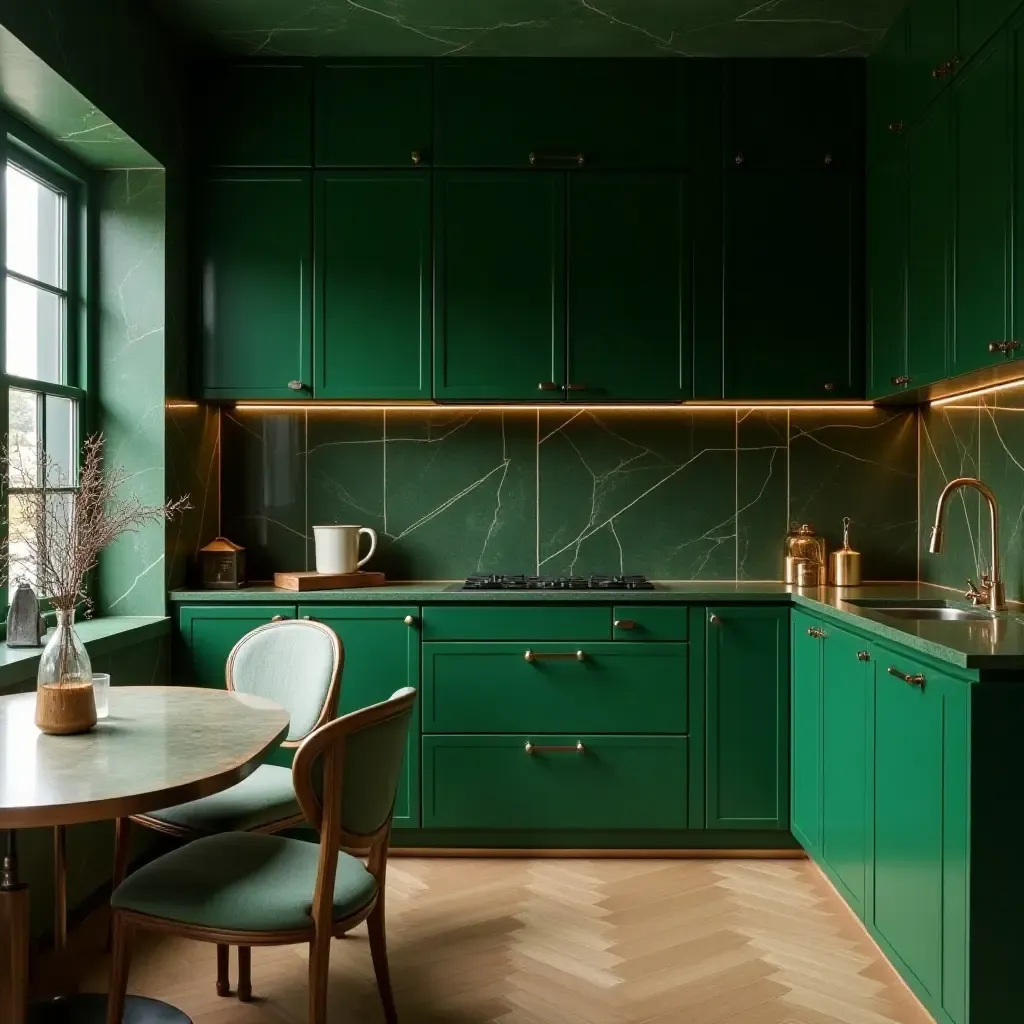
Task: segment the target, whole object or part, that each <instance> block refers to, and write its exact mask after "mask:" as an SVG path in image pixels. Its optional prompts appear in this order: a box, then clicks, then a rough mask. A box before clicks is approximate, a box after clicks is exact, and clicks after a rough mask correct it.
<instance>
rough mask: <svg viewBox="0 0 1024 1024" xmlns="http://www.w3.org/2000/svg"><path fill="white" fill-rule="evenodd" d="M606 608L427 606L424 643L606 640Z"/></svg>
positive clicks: (609, 631) (609, 623)
mask: <svg viewBox="0 0 1024 1024" xmlns="http://www.w3.org/2000/svg"><path fill="white" fill-rule="evenodd" d="M611 637H612V621H611V611H610V609H609V608H607V607H604V608H602V607H597V606H587V605H579V606H577V607H569V606H566V605H560V606H559V605H555V606H554V607H552V606H551V605H548V604H545V603H543V599H542V600H541V601H539V602H538V603H537V604H535V605H524V606H520V607H515V606H511V607H510V606H509V605H485V606H480V605H427V606H425V607H424V609H423V639H424V640H529V641H531V642H533V641H542V640H572V641H574V642H575V641H577V640H580V641H582V640H610V639H611Z"/></svg>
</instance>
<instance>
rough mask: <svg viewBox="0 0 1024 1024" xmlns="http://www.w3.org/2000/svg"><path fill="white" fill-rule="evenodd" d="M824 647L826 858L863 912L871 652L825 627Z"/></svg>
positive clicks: (845, 892) (850, 900)
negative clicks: (826, 634)
mask: <svg viewBox="0 0 1024 1024" xmlns="http://www.w3.org/2000/svg"><path fill="white" fill-rule="evenodd" d="M826 632H827V633H828V636H826V637H825V639H824V640H823V641H822V651H823V653H824V658H823V663H822V664H823V669H822V691H821V692H822V715H821V722H822V727H821V736H822V742H821V750H822V759H821V791H822V850H821V853H822V857H823V859H824V861H825V863H826V865H827V866H828V867H829V868H830V869H831V873H832V877H833V879H834V880H835V881H836V883H837V885H838V886H839V888H840V891H841V892H842V894H843V896H844V897H845V899H846V901H847V903H849V904H850V905H851V906H852V907H853V908H854V909H855V910H856V911H857V913H858V914H859V915H862V914H863V912H864V900H865V896H866V892H867V872H868V838H867V837H868V770H867V766H868V756H869V749H868V735H869V733H868V706H869V705H868V697H869V695H868V686H869V685H870V684H872V683H873V682H874V676H873V664H872V661H871V652H870V651H869V650H868V648H867V645H866V644H865V642H864V641H863V640H861V639H860V638H859V637H856V636H853V635H852V634H850V633H845V632H843V631H842V630H839V629H829V628H828V627H826Z"/></svg>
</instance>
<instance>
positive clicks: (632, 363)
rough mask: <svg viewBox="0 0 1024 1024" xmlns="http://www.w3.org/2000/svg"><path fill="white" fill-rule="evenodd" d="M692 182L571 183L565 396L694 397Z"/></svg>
mask: <svg viewBox="0 0 1024 1024" xmlns="http://www.w3.org/2000/svg"><path fill="white" fill-rule="evenodd" d="M690 202H691V195H690V182H689V179H688V177H687V176H686V175H685V174H682V173H676V174H671V173H665V174H657V173H644V174H640V173H627V172H620V173H598V172H595V173H593V174H589V173H588V174H575V175H573V174H571V175H568V294H567V310H568V371H567V376H566V384H567V386H568V391H567V397H568V398H569V399H570V400H572V401H578V402H675V401H682V400H683V399H685V398H689V397H692V391H693V389H692V384H691V366H692V355H691V347H692V343H691V331H690V326H691V319H692V316H691V302H690V298H691V293H692V284H691V259H692V256H691V248H692V245H691V239H690V230H689V213H688V211H689V204H690Z"/></svg>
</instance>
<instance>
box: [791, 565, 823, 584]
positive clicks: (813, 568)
mask: <svg viewBox="0 0 1024 1024" xmlns="http://www.w3.org/2000/svg"><path fill="white" fill-rule="evenodd" d="M797 563H798V564H797V566H796V585H797V586H798V587H820V586H821V584H822V576H823V574H822V566H820V565H818V563H817V562H810V561H808V560H807V559H804V558H801V559H798V560H797Z"/></svg>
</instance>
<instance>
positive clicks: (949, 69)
mask: <svg viewBox="0 0 1024 1024" xmlns="http://www.w3.org/2000/svg"><path fill="white" fill-rule="evenodd" d="M958 67H960V58H959V57H953V58H952V59H950V60H944V61H943V62H942V63H941V64H940V65H939V66H938V67H937V68H933V69H932V78H945V77H946V76H947V75H951V74H952V73H953V72H954V71H956V69H957V68H958Z"/></svg>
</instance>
